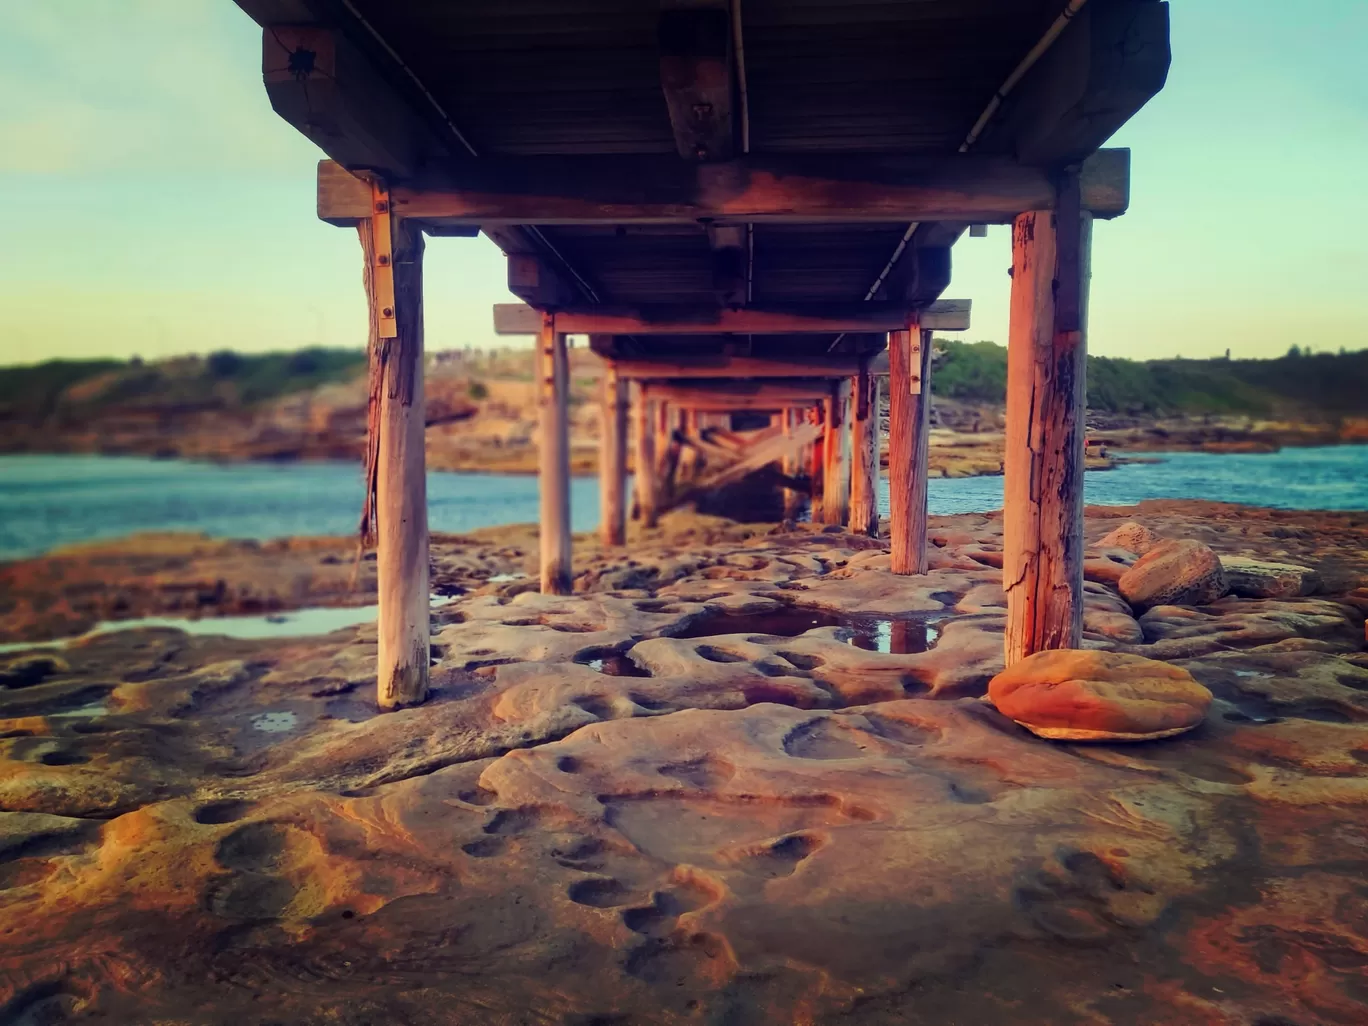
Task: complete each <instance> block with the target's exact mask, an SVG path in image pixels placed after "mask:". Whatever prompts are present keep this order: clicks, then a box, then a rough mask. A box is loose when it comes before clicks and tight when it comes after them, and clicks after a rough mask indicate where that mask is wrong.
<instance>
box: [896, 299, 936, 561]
mask: <svg viewBox="0 0 1368 1026" xmlns="http://www.w3.org/2000/svg"><path fill="white" fill-rule="evenodd" d="M930 336H931V333H930V332H929V331H924V330H923V329H922V328H921V326H920V324H918V323H915V322H914V323H913V324H911V325H909V328H908V330H907V331H896V332H892V333H891V334H890V335H889V337H888V410H889V415H888V482H889V493H888V506H889V540H890V543H891V548H892V569H893V572H894V573H895V574H924V573H926V571H927V556H926V472H927V450H928V441H929V436H930V413H931V407H930V401H929V400H930V393H929V389H928V390H922V389H921V385H922V384H923V383H926V384H929V381H928V375H929V374H930V372H931V361H930V357H931V337H930ZM913 338H916V340H917V346H916V347H914V346H913V344H912V340H913ZM914 361H915V362H914ZM914 387H916V388H917V389H918V391H916V392H914V391H913V389H914Z"/></svg>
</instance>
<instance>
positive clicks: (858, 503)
mask: <svg viewBox="0 0 1368 1026" xmlns="http://www.w3.org/2000/svg"><path fill="white" fill-rule="evenodd" d="M852 383H853V385H854V389H855V400H854V411H853V416H852V417H851V428H852V438H851V451H852V453H853V457H852V460H851V465H850V529H851V531H853V532H855V533H856V534H867V535H869V536H870V537H871V538H877V537H878V535H879V491H878V488H879V379H878V377H876V376H875V375H873V374H871V373H869V360H868V359H865V360H862V361H861V362H860V372H859V374H857V375H855V377H854V378H853V379H852Z"/></svg>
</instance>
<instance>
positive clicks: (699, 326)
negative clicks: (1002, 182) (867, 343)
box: [494, 300, 968, 335]
mask: <svg viewBox="0 0 1368 1026" xmlns="http://www.w3.org/2000/svg"><path fill="white" fill-rule="evenodd" d="M967 307H968V301H967V300H960V301H958V303H957V304H956V305H955V306H953V307H946V308H945V311H944V317H945V318H946V319H947V320H948V321H957V320H963V319H965V318H966V317H967V315H968V309H967ZM912 315H913V311H912V310H911V309H910V308H909V307H908V306H906V305H905V304H902V303H822V304H806V305H799V304H793V305H788V306H765V307H747V308H745V309H729V308H726V307H685V308H680V307H635V308H623V307H611V306H583V307H569V308H564V309H559V310H557V311H556V330H558V331H561V332H564V333H566V334H570V335H729V334H735V335H802V334H817V335H828V334H839V333H841V332H882V331H896V330H898V329H900V328H902V327H903V326H904V325H906V324H907V319H908V317H909V316H912ZM540 319H541V314H540V313H539V312H538V311H537V310H534V309H533V308H532V307H530V306H524V305H522V304H520V303H496V304H495V305H494V333H495V334H497V335H532V334H535V333H536V331H537V326H538V325H539V324H540ZM946 330H958V329H955V328H949V329H946Z"/></svg>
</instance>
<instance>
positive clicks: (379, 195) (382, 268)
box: [371, 178, 399, 338]
mask: <svg viewBox="0 0 1368 1026" xmlns="http://www.w3.org/2000/svg"><path fill="white" fill-rule="evenodd" d="M371 238H372V239H373V240H374V242H375V267H373V268H372V269H371V270H372V274H373V277H374V281H375V307H376V310H375V316H376V320H377V322H378V323H379V326H380V330H379V337H380V338H398V337H399V321H398V319H397V318H396V317H395V315H394V226H393V218H392V217H391V214H390V197H389V189H387V188H385V184H384V183H383V182H381V181H380V180H379V179H374V178H373V179H371Z"/></svg>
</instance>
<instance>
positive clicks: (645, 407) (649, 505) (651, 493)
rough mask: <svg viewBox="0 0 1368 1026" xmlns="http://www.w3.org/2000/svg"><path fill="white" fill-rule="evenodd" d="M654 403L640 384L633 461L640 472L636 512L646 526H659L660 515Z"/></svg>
mask: <svg viewBox="0 0 1368 1026" xmlns="http://www.w3.org/2000/svg"><path fill="white" fill-rule="evenodd" d="M651 406H652V403H651V398H650V391H649V390H648V389H647V388H646V387H644V386H640V385H639V386H638V387H637V390H636V398H635V399H634V400H633V402H632V437H633V440H634V442H635V449H634V452H633V460H632V465H633V469H634V471H635V474H636V479H635V492H636V514H637V518H638V519H639V520H640V521H641V525H642V526H643V527H655V526H656V517H657V513H656V480H655V476H656V448H655V424H654V418H653V417H652V410H651Z"/></svg>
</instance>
